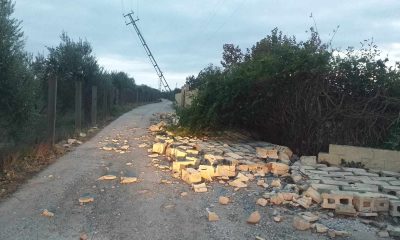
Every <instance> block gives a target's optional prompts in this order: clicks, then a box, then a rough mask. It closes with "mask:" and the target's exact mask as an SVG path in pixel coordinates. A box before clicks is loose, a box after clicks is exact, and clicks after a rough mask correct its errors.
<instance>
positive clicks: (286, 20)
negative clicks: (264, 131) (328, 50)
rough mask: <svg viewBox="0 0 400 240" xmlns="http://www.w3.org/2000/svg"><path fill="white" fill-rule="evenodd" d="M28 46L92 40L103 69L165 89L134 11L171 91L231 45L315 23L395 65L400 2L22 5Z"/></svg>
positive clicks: (134, 0)
mask: <svg viewBox="0 0 400 240" xmlns="http://www.w3.org/2000/svg"><path fill="white" fill-rule="evenodd" d="M15 10H16V11H15V16H16V17H17V18H18V19H20V20H22V21H23V24H22V26H23V30H24V32H25V37H26V49H27V50H28V51H29V52H32V53H38V52H40V53H47V52H46V46H55V45H58V43H59V42H60V38H59V36H60V34H61V32H62V31H65V32H67V33H68V35H69V36H71V37H72V38H74V39H78V38H79V37H81V38H83V39H87V40H88V41H89V42H90V43H91V44H92V46H93V49H94V53H95V55H96V56H97V58H98V60H99V63H100V65H102V66H104V67H105V68H106V69H108V70H121V71H125V72H127V73H128V74H129V75H130V76H132V77H134V78H135V80H136V82H137V83H138V84H147V85H150V86H152V87H157V86H158V84H157V83H158V78H157V75H156V73H155V71H154V69H153V68H152V65H151V64H150V62H149V60H148V58H147V56H146V55H145V52H144V49H143V47H142V46H141V45H140V42H139V39H138V37H137V35H136V33H135V32H134V31H133V28H132V27H131V26H125V22H124V21H125V20H124V18H123V17H122V14H123V13H127V12H129V11H130V10H133V11H134V12H135V14H138V15H139V18H140V21H138V22H137V24H138V26H139V28H140V30H141V31H142V34H143V36H144V38H145V40H146V41H147V43H148V45H149V47H150V49H151V51H152V52H153V54H154V57H155V58H156V60H157V61H158V63H159V65H160V67H161V69H162V71H163V72H164V74H165V77H166V79H167V81H168V82H169V84H170V86H171V88H175V87H176V86H178V87H181V85H182V84H183V83H184V81H185V78H186V77H187V76H188V75H192V74H193V75H197V73H198V72H199V71H200V70H201V69H202V68H204V67H206V66H207V65H208V64H209V63H214V64H219V62H220V59H221V53H222V45H223V44H224V43H234V44H237V45H239V46H240V47H241V48H242V49H245V48H247V47H251V46H252V45H253V44H254V43H256V42H257V41H259V40H260V39H262V38H263V37H265V36H266V35H267V34H268V33H269V32H270V31H271V30H272V29H273V28H274V27H278V28H279V29H280V30H282V31H283V32H284V33H287V34H289V35H295V36H296V37H297V39H304V38H305V37H306V36H307V34H306V33H305V31H306V30H307V29H308V28H309V27H310V26H312V25H313V20H312V19H311V18H310V17H309V16H310V13H311V12H312V13H313V16H314V18H315V20H316V23H317V27H318V30H319V32H320V33H321V35H322V37H323V40H325V41H328V40H329V39H330V34H331V33H332V30H333V29H334V28H335V27H336V26H337V25H340V28H339V31H338V33H337V34H336V36H335V38H334V40H333V45H334V46H335V47H339V48H342V49H345V48H347V46H354V47H359V42H360V41H362V40H364V39H370V38H373V39H374V41H375V42H376V44H377V45H378V46H379V47H380V49H382V50H384V52H385V54H388V55H389V58H390V59H391V60H392V61H400V0H351V1H349V0H331V1H323V0H201V1H200V0H191V1H188V0H146V1H144V0H68V1H66V0H16V9H15Z"/></svg>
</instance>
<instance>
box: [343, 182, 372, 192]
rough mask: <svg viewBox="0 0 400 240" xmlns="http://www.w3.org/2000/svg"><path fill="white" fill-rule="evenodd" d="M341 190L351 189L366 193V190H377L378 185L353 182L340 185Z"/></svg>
mask: <svg viewBox="0 0 400 240" xmlns="http://www.w3.org/2000/svg"><path fill="white" fill-rule="evenodd" d="M341 188H342V190H343V191H353V192H359V193H366V192H376V193H377V192H379V189H378V186H376V185H369V184H363V183H355V184H351V185H349V186H342V187H341Z"/></svg>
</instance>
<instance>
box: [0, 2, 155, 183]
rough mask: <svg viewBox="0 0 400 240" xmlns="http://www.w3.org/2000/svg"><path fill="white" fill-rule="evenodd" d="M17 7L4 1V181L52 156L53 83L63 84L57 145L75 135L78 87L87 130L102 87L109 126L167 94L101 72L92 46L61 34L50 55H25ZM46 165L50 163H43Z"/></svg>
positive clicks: (0, 8)
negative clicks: (79, 86)
mask: <svg viewBox="0 0 400 240" xmlns="http://www.w3.org/2000/svg"><path fill="white" fill-rule="evenodd" d="M13 12H14V3H13V1H10V0H0V40H1V41H0V96H1V98H0V180H1V177H2V170H4V171H6V169H7V168H12V167H15V165H17V164H21V165H24V164H28V165H29V164H31V162H34V161H35V160H33V159H37V158H40V159H41V161H42V160H43V159H42V158H44V156H45V155H46V154H44V153H47V152H49V148H48V147H46V144H45V143H46V141H47V140H48V139H47V132H48V129H47V126H48V122H47V101H48V100H47V96H48V81H49V80H50V79H57V82H58V83H57V84H58V91H57V114H56V115H57V118H56V119H57V121H56V141H59V140H62V139H66V138H68V137H72V136H73V134H74V112H75V82H76V81H80V82H82V97H83V99H82V107H83V113H82V115H83V118H82V127H83V129H85V128H89V127H92V126H91V125H90V124H91V119H90V118H91V114H90V113H91V98H92V95H91V94H92V86H97V94H98V95H97V99H98V104H97V109H98V111H97V119H98V125H100V126H101V125H103V124H105V123H106V122H108V121H110V120H111V119H113V118H115V117H117V116H119V115H121V114H122V113H124V112H126V111H128V110H130V109H132V108H133V107H134V106H135V105H138V104H141V103H143V102H150V101H154V100H156V99H158V98H159V97H160V95H161V93H160V92H159V91H158V90H156V89H153V88H150V87H148V86H145V85H136V84H135V81H134V79H133V78H132V77H129V76H128V75H127V74H126V73H124V72H110V71H107V70H106V69H104V68H103V67H101V66H100V65H99V64H98V62H97V59H96V57H95V54H94V53H93V49H92V47H91V45H90V43H89V42H87V41H85V40H82V39H78V40H74V39H71V38H70V37H69V36H68V34H67V33H62V34H61V39H60V43H59V44H58V45H57V46H50V47H47V50H48V51H47V53H46V54H37V55H36V54H35V56H34V55H33V54H32V53H28V52H27V51H25V50H24V39H25V36H24V34H23V29H22V27H21V22H20V21H19V20H18V19H15V18H14V17H13ZM43 161H45V160H43Z"/></svg>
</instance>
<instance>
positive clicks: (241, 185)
mask: <svg viewBox="0 0 400 240" xmlns="http://www.w3.org/2000/svg"><path fill="white" fill-rule="evenodd" d="M229 185H230V186H232V187H236V188H245V187H247V184H246V183H244V182H242V181H240V179H235V180H233V181H230V182H229Z"/></svg>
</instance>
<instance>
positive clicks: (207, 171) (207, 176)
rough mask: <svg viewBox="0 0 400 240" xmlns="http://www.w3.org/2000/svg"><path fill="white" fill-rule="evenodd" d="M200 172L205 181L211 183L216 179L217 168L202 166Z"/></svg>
mask: <svg viewBox="0 0 400 240" xmlns="http://www.w3.org/2000/svg"><path fill="white" fill-rule="evenodd" d="M198 170H199V172H200V175H201V177H202V178H203V179H204V180H207V181H210V182H211V181H212V178H213V177H215V168H214V167H213V166H207V165H200V166H199V169H198Z"/></svg>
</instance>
